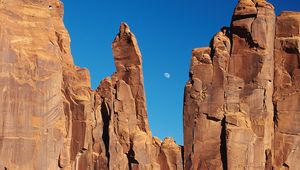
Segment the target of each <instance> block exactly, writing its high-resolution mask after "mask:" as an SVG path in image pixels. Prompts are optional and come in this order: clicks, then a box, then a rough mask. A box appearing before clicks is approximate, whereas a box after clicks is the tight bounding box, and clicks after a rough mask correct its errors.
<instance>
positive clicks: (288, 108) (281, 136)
mask: <svg viewBox="0 0 300 170" xmlns="http://www.w3.org/2000/svg"><path fill="white" fill-rule="evenodd" d="M299 19H300V17H299V13H296V12H283V13H282V14H281V15H280V16H279V17H278V18H277V22H275V14H274V7H273V6H272V5H271V4H269V3H268V2H266V1H263V0H261V1H251V0H241V1H240V2H239V3H238V5H237V6H236V8H235V11H234V14H233V17H232V24H231V28H230V35H226V34H222V32H220V33H218V34H216V36H215V37H214V38H213V39H212V41H211V44H210V47H209V48H200V49H194V50H193V56H192V62H191V69H190V80H189V81H188V82H187V85H186V88H185V101H184V132H185V134H184V138H185V142H184V145H185V146H184V165H185V167H184V169H201V170H202V169H272V168H275V169H288V168H291V169H299V168H300V167H299V165H298V162H297V161H296V160H299V158H300V154H299V153H300V152H299V151H298V149H297V148H298V145H299V143H298V137H299V136H298V131H297V124H298V123H297V122H299V121H298V118H297V113H298V112H299V107H298V105H299V103H298V99H299V94H298V91H299V88H300V86H299V82H298V79H299V75H298V73H299V42H298V41H299V29H300V28H299V25H300V21H299ZM275 28H276V34H275ZM223 31H224V30H223ZM224 33H225V31H224ZM229 38H230V39H231V40H229ZM274 42H275V44H274ZM230 43H231V46H230ZM273 94H274V95H273ZM299 146H300V145H299Z"/></svg>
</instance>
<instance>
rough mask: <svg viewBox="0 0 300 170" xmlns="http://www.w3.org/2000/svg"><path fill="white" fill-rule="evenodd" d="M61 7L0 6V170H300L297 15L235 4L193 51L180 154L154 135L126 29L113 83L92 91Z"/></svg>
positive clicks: (115, 46) (248, 1) (117, 44)
mask: <svg viewBox="0 0 300 170" xmlns="http://www.w3.org/2000/svg"><path fill="white" fill-rule="evenodd" d="M63 14H64V6H63V3H62V2H60V1H59V0H22V1H17V0H10V1H8V0H2V1H0V21H1V23H2V24H1V25H0V44H1V46H0V124H1V126H0V169H4V170H7V169H9V170H41V169H42V170H44V169H45V170H56V169H57V170H58V169H61V170H182V169H185V170H196V169H197V170H227V169H228V170H272V169H274V170H287V169H290V170H298V169H300V164H299V160H300V123H299V122H300V13H299V12H289V11H284V12H282V13H281V14H280V16H278V17H276V16H275V13H274V7H273V6H272V5H271V4H270V3H268V2H266V1H265V0H240V1H239V3H238V5H237V6H236V8H235V10H234V13H233V17H232V23H231V26H230V27H223V28H221V31H220V32H218V33H217V34H215V35H214V37H213V38H212V40H211V42H210V46H209V47H205V48H196V49H194V50H193V52H192V61H191V67H190V72H189V73H190V79H189V81H188V82H187V84H186V86H185V98H184V114H183V119H184V120H183V125H184V148H183V147H181V146H178V145H177V144H176V143H175V141H174V140H173V139H172V138H165V139H164V140H163V141H161V140H160V139H158V138H156V137H153V136H152V134H151V131H150V129H149V124H148V115H147V108H146V95H145V90H144V78H143V70H142V55H141V52H140V49H139V47H138V43H137V40H136V38H135V36H134V34H133V33H132V32H131V31H130V28H129V26H128V25H127V24H126V23H122V24H121V25H120V29H119V33H118V34H117V35H116V38H115V39H114V41H113V43H112V52H113V56H114V61H115V66H116V72H115V73H114V74H113V75H112V76H111V77H107V78H105V79H104V80H102V81H101V82H100V85H99V86H98V88H97V89H96V90H92V89H91V84H90V75H89V71H88V70H87V69H84V68H79V67H77V66H75V65H74V62H73V57H72V55H71V51H70V38H69V34H68V32H67V30H66V29H65V27H64V24H63Z"/></svg>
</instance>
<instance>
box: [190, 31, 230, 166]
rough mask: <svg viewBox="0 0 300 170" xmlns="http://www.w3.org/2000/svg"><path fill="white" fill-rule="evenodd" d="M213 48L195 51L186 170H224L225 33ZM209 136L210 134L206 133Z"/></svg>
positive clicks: (191, 74)
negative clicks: (222, 139) (222, 140)
mask: <svg viewBox="0 0 300 170" xmlns="http://www.w3.org/2000/svg"><path fill="white" fill-rule="evenodd" d="M223 31H224V32H219V33H217V34H216V35H215V36H214V38H213V39H212V42H211V47H210V48H199V49H194V50H193V57H192V63H191V69H190V80H189V81H188V82H187V84H186V86H185V99H184V140H185V142H184V157H185V158H184V166H185V169H223V167H224V163H223V162H224V160H222V152H221V151H222V150H223V149H224V147H225V146H223V144H222V143H221V140H220V138H222V137H223V133H224V132H223V129H222V124H223V119H224V106H223V105H224V91H225V84H226V74H227V73H226V71H227V68H228V59H229V54H230V48H231V47H230V40H229V38H228V37H227V36H226V30H225V28H224V30H223ZM207 132H209V133H207Z"/></svg>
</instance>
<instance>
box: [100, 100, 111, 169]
mask: <svg viewBox="0 0 300 170" xmlns="http://www.w3.org/2000/svg"><path fill="white" fill-rule="evenodd" d="M109 113H110V110H109V108H108V106H107V104H106V103H105V102H104V101H102V104H101V116H102V120H103V133H102V140H103V142H104V146H105V156H106V157H107V167H109V160H110V154H109V122H110V118H109Z"/></svg>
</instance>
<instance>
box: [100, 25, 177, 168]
mask: <svg viewBox="0 0 300 170" xmlns="http://www.w3.org/2000/svg"><path fill="white" fill-rule="evenodd" d="M112 46H113V54H114V60H115V65H116V69H117V71H116V72H115V73H114V74H113V75H112V77H108V78H106V79H104V80H103V81H102V82H101V84H100V86H99V87H98V89H97V91H96V96H99V98H100V101H101V102H100V104H99V105H100V109H101V114H102V120H103V136H102V137H103V141H104V145H105V152H106V157H107V160H108V162H107V167H108V169H111V170H113V169H114V170H119V169H121V170H122V169H124V170H125V169H140V170H142V169H143V170H152V169H157V170H158V169H166V170H167V169H170V170H171V169H182V158H181V148H180V147H179V146H178V145H176V144H175V142H174V140H170V139H166V140H164V141H163V142H162V141H160V140H159V139H157V138H152V135H151V132H150V130H149V126H148V119H147V111H146V100H145V92H144V80H143V72H142V58H141V53H140V50H139V47H138V44H137V41H136V38H135V36H134V34H133V33H132V32H130V29H129V27H128V25H127V24H125V23H122V24H121V26H120V32H119V33H118V35H117V36H116V38H115V40H114V41H113V45H112Z"/></svg>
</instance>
